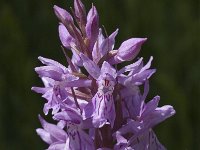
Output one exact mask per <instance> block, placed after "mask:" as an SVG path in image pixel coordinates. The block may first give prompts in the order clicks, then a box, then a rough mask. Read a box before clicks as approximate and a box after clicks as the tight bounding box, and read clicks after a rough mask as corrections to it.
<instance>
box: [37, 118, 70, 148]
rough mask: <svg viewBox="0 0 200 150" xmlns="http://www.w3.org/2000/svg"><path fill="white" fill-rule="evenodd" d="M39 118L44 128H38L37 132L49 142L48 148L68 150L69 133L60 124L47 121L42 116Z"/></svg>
mask: <svg viewBox="0 0 200 150" xmlns="http://www.w3.org/2000/svg"><path fill="white" fill-rule="evenodd" d="M39 119H40V122H41V124H42V127H43V129H42V128H38V129H37V130H36V132H37V134H38V135H39V136H40V137H41V139H42V140H43V141H44V142H46V143H47V144H49V148H48V150H61V149H63V150H67V147H66V141H67V139H68V135H67V133H66V132H65V131H64V130H63V129H62V128H60V127H59V126H57V125H54V124H50V123H48V122H46V121H45V120H44V119H43V118H42V117H41V116H39Z"/></svg>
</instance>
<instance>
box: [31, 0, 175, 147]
mask: <svg viewBox="0 0 200 150" xmlns="http://www.w3.org/2000/svg"><path fill="white" fill-rule="evenodd" d="M54 11H55V14H56V16H57V17H58V19H59V21H60V24H59V37H60V40H61V43H62V49H63V52H64V54H65V56H66V60H67V62H68V66H67V67H66V66H64V65H62V64H60V63H58V62H57V61H54V60H51V59H48V58H44V57H39V60H40V61H41V63H42V64H44V66H41V67H36V68H35V71H36V72H37V73H38V75H39V77H40V78H41V79H42V81H43V83H44V87H32V90H33V91H35V92H37V93H40V94H42V97H43V98H44V99H45V100H46V103H45V104H44V108H43V111H44V114H45V115H47V114H49V113H51V114H52V115H51V116H52V118H53V120H54V122H56V124H53V123H48V122H46V121H45V120H44V119H43V118H42V117H41V116H39V120H40V122H41V125H42V128H38V129H37V130H36V132H37V134H38V135H39V136H40V137H41V138H42V140H43V141H45V142H46V143H47V144H49V147H48V150H95V149H98V150H100V149H101V150H103V149H104V150H109V149H114V150H125V149H127V150H147V149H148V150H155V149H160V150H163V149H165V148H164V146H162V145H161V144H160V142H159V141H158V139H157V137H156V135H155V133H154V132H153V130H152V128H153V127H154V126H155V125H157V124H158V123H160V122H162V121H163V120H165V119H166V118H168V117H170V116H172V115H173V114H174V113H175V110H174V109H173V107H172V106H170V105H165V106H162V107H158V103H159V100H160V97H159V96H155V97H154V98H153V99H152V100H149V101H146V97H147V94H148V91H149V81H148V80H149V78H150V77H151V76H152V74H154V73H155V69H150V66H151V62H152V59H153V57H150V59H149V61H148V62H147V64H144V63H143V58H138V59H137V60H136V62H134V63H132V64H130V65H127V66H125V67H123V68H121V69H117V65H118V64H120V63H122V62H125V61H132V60H133V59H134V58H136V56H137V54H138V53H139V51H140V48H141V46H142V44H143V43H144V42H145V41H146V40H147V39H146V38H131V39H128V40H126V41H124V42H123V43H122V44H121V46H120V47H119V48H117V49H115V48H114V44H115V37H116V35H117V33H118V29H117V30H116V31H114V32H113V33H112V34H111V35H109V36H108V35H107V36H105V35H104V34H103V30H102V28H101V27H99V16H98V13H97V10H96V8H95V6H92V8H91V9H90V11H89V12H88V14H87V13H86V11H85V8H84V5H83V3H82V2H81V0H74V9H72V15H71V14H70V13H69V12H67V11H66V10H64V9H62V8H60V7H58V6H54ZM70 52H71V53H72V58H71V59H70V57H69V56H68V55H67V54H68V53H70ZM142 89H143V90H142Z"/></svg>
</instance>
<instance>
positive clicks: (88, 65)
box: [80, 54, 100, 79]
mask: <svg viewBox="0 0 200 150" xmlns="http://www.w3.org/2000/svg"><path fill="white" fill-rule="evenodd" d="M80 57H81V59H82V60H83V66H84V67H85V69H86V70H87V72H88V73H89V74H90V75H91V76H92V77H93V78H94V79H98V77H99V75H100V68H99V67H98V66H97V65H96V64H95V63H94V62H93V61H92V60H90V59H89V58H88V57H86V56H85V55H84V54H80Z"/></svg>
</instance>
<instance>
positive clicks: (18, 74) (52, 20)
mask: <svg viewBox="0 0 200 150" xmlns="http://www.w3.org/2000/svg"><path fill="white" fill-rule="evenodd" d="M83 2H84V3H85V4H86V6H87V10H88V9H89V8H90V6H91V2H93V3H94V4H95V5H96V7H97V9H98V11H99V14H100V20H101V24H103V25H104V26H105V27H106V29H107V32H108V33H109V34H110V33H111V32H113V31H114V30H115V29H116V28H120V30H119V35H118V36H117V43H116V48H117V47H118V46H119V44H120V42H122V41H123V40H126V39H128V38H130V37H147V38H148V41H147V42H146V43H145V44H144V46H143V47H142V50H141V53H140V54H139V56H143V57H144V58H145V61H147V60H148V59H149V57H150V56H151V55H153V56H154V61H153V64H152V66H153V67H155V68H157V72H156V74H155V75H154V76H153V77H152V78H151V80H150V94H149V95H148V99H150V98H152V97H153V96H155V95H157V94H158V95H160V96H161V101H160V106H161V105H165V104H171V105H173V106H174V108H175V109H176V112H177V113H176V115H175V116H173V117H172V118H170V119H168V120H166V121H165V122H163V123H161V124H160V125H158V126H157V127H155V131H156V133H157V136H158V137H159V140H160V141H161V143H163V144H164V145H165V146H166V147H167V148H168V149H169V150H199V149H200V28H199V27H200V10H199V9H200V8H199V6H200V5H199V1H198V0H93V1H92V0H83ZM54 4H57V5H59V6H62V7H65V8H67V9H69V7H70V6H72V0H9V1H8V0H0V67H1V68H0V149H1V150H40V149H45V148H46V145H45V144H44V143H43V142H42V141H41V139H40V138H39V137H38V136H37V135H36V132H35V129H36V128H38V127H40V124H39V121H38V118H37V115H38V114H39V113H40V114H43V113H42V108H43V104H44V100H43V99H42V98H41V97H40V95H39V94H35V93H33V92H32V91H31V90H30V89H31V86H33V85H38V86H39V85H42V83H41V81H40V80H39V78H38V77H37V75H36V73H35V72H34V67H36V66H39V65H40V63H39V61H38V60H37V57H38V56H40V55H41V56H44V57H49V58H52V59H55V60H58V61H59V62H61V63H65V58H64V55H63V54H62V52H61V50H60V41H59V38H58V32H57V27H58V20H57V19H56V17H55V15H54V13H53V9H52V7H53V5H54Z"/></svg>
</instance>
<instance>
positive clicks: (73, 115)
mask: <svg viewBox="0 0 200 150" xmlns="http://www.w3.org/2000/svg"><path fill="white" fill-rule="evenodd" d="M53 118H54V119H55V120H58V121H60V122H61V123H62V124H63V125H62V126H65V127H66V133H67V135H68V139H67V142H66V143H67V148H68V149H69V150H74V149H75V150H79V149H85V150H87V149H88V150H89V149H91V150H94V142H93V140H92V138H91V137H90V136H89V135H88V134H86V133H85V131H84V130H83V129H84V127H85V126H87V125H85V124H88V123H87V122H84V121H83V119H82V116H81V114H80V111H78V110H77V109H74V108H71V107H65V109H64V110H63V111H61V112H58V113H57V114H55V115H54V117H53Z"/></svg>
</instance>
